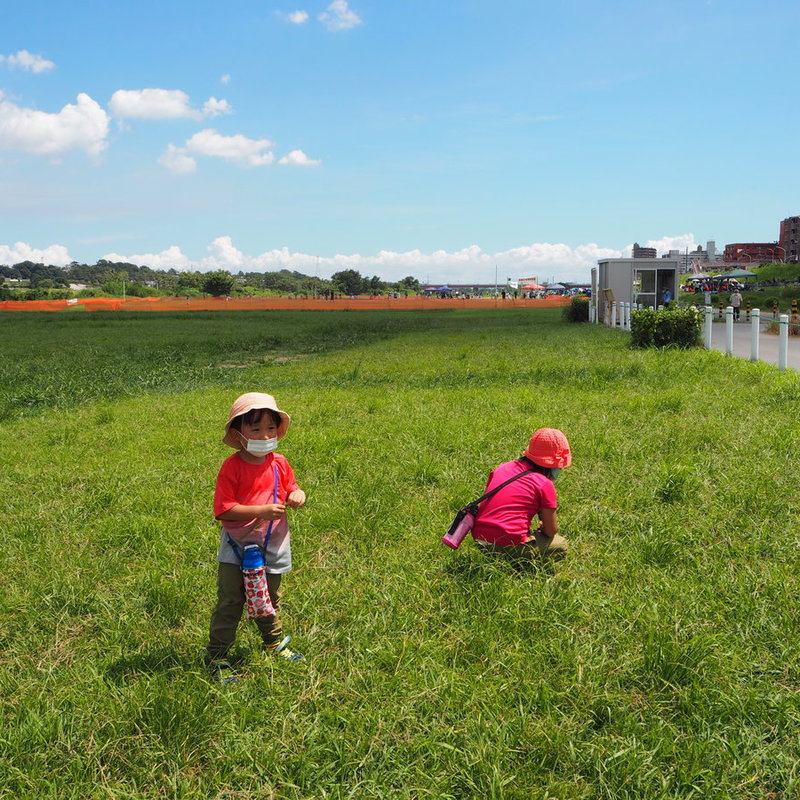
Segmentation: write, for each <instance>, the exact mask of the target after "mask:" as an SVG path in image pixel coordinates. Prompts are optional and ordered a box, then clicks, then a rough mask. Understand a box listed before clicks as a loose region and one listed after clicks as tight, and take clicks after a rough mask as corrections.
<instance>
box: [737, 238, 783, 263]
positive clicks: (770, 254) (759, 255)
mask: <svg viewBox="0 0 800 800" xmlns="http://www.w3.org/2000/svg"><path fill="white" fill-rule="evenodd" d="M722 260H723V261H724V262H725V263H726V264H760V263H762V262H772V261H783V260H784V259H783V257H782V253H781V246H780V245H779V244H778V243H777V242H738V243H737V244H726V245H725V253H724V255H723V257H722Z"/></svg>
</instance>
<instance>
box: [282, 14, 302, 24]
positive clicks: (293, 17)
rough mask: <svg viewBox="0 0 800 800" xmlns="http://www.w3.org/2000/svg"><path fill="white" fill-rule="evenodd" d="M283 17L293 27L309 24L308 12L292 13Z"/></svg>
mask: <svg viewBox="0 0 800 800" xmlns="http://www.w3.org/2000/svg"><path fill="white" fill-rule="evenodd" d="M283 17H284V19H285V20H287V22H291V23H292V25H302V24H304V23H305V22H308V11H290V12H289V13H288V14H284V15H283Z"/></svg>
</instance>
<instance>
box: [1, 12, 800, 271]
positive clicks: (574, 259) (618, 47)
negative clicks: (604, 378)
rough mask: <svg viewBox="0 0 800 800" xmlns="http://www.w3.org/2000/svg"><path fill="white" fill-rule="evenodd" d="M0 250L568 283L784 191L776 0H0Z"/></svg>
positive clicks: (789, 156)
mask: <svg viewBox="0 0 800 800" xmlns="http://www.w3.org/2000/svg"><path fill="white" fill-rule="evenodd" d="M2 19H3V25H2V29H1V30H0V263H7V264H11V263H15V262H17V261H21V260H23V259H32V260H35V261H39V260H43V261H46V262H48V263H55V264H66V263H68V262H69V261H71V260H73V259H74V260H76V261H81V262H87V263H94V262H96V261H97V260H98V259H100V258H110V259H113V260H118V259H119V260H128V261H132V262H135V263H140V264H148V265H150V266H153V267H170V266H175V267H178V268H180V269H202V270H208V269H216V268H223V269H229V270H231V271H232V272H238V271H239V270H244V271H248V270H272V269H281V268H284V267H288V268H292V269H298V270H300V271H303V272H306V273H309V274H315V273H316V274H319V275H320V276H328V275H330V274H331V273H333V272H335V271H337V270H339V269H342V268H346V267H353V268H355V269H358V270H359V271H360V272H361V273H362V274H365V275H370V276H371V275H379V276H381V277H382V278H385V279H387V280H397V279H399V278H401V277H403V276H405V275H414V276H416V277H418V278H419V279H420V280H423V281H427V280H430V281H431V282H440V281H451V282H460V281H464V282H467V281H485V282H491V281H493V280H494V277H495V270H497V272H498V275H499V277H500V279H501V280H504V279H505V278H506V277H512V278H515V277H519V276H526V277H530V276H536V277H538V278H539V279H540V280H548V279H550V278H555V279H556V280H584V279H588V275H589V269H590V267H591V266H593V265H594V264H595V263H596V260H597V258H598V257H603V256H608V255H615V254H624V255H628V252H627V251H629V248H630V245H631V244H632V243H633V242H634V241H638V242H639V243H640V244H642V245H646V244H650V245H651V246H656V247H657V248H658V249H659V251H660V252H665V251H666V249H668V248H670V247H673V248H675V247H677V248H681V249H683V248H684V247H689V248H692V247H694V246H695V245H696V244H703V245H705V242H706V241H707V240H709V239H713V240H715V241H716V243H717V247H718V248H720V249H721V248H722V247H724V245H725V244H726V243H729V242H741V241H774V240H775V239H777V237H778V225H779V222H780V220H781V219H783V218H784V217H786V216H790V215H796V214H800V196H798V186H799V185H800V181H799V180H798V178H800V159H798V157H797V152H798V135H799V134H798V132H799V131H800V124H798V123H800V109H799V105H800V104H798V102H797V96H798V89H799V88H800V80H798V78H799V76H800V69H799V68H798V66H797V52H796V41H797V34H798V31H800V3H797V2H796V0H765V2H759V3H756V2H746V1H745V0H639V1H638V2H633V1H630V0H555V2H554V0H548V1H547V2H540V1H539V0H526V1H523V0H494V2H489V1H488V0H333V2H331V0H319V1H317V0H314V1H313V2H311V1H310V0H309V1H308V2H306V1H305V0H299V1H298V2H286V3H283V2H277V3H276V2H264V1H263V0H262V2H254V1H253V0H231V2H228V3H218V2H209V1H208V0H194V2H192V3H188V2H184V0H170V2H167V3H165V2H163V0H159V2H153V0H137V2H135V3H134V2H129V0H118V2H114V3H110V2H105V3H104V2H100V3H97V2H86V1H84V0H78V2H73V3H63V2H55V0H40V2H38V3H28V4H23V3H11V2H9V1H8V0H5V2H3V4H2Z"/></svg>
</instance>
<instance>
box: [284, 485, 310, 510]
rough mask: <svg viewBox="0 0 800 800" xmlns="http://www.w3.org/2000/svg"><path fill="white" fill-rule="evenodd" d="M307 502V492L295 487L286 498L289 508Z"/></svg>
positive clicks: (298, 506) (297, 506)
mask: <svg viewBox="0 0 800 800" xmlns="http://www.w3.org/2000/svg"><path fill="white" fill-rule="evenodd" d="M305 502H306V493H305V492H304V491H303V490H302V489H295V490H294V491H293V492H289V496H288V497H287V498H286V505H287V506H289V508H300V506H302V505H304V504H305Z"/></svg>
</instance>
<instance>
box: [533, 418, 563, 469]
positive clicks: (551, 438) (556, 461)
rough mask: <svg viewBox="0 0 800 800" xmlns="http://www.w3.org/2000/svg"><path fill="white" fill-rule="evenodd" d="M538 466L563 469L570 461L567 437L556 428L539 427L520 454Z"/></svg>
mask: <svg viewBox="0 0 800 800" xmlns="http://www.w3.org/2000/svg"><path fill="white" fill-rule="evenodd" d="M522 455H524V456H526V457H527V458H529V459H530V460H531V461H533V463H534V464H538V465H539V466H540V467H550V468H551V469H563V468H564V467H568V466H569V465H570V464H571V463H572V452H571V451H570V449H569V442H568V441H567V437H566V436H564V434H563V433H561V431H560V430H558V429H556V428H539V430H538V431H536V433H534V434H533V436H531V440H530V442H528V449H527V450H526V451H525V452H524V453H523V454H522Z"/></svg>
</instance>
